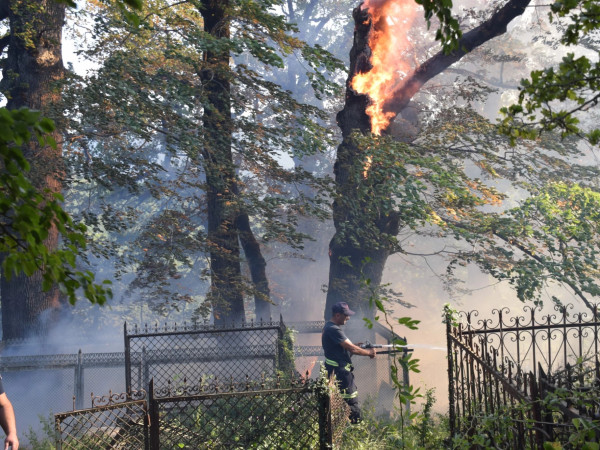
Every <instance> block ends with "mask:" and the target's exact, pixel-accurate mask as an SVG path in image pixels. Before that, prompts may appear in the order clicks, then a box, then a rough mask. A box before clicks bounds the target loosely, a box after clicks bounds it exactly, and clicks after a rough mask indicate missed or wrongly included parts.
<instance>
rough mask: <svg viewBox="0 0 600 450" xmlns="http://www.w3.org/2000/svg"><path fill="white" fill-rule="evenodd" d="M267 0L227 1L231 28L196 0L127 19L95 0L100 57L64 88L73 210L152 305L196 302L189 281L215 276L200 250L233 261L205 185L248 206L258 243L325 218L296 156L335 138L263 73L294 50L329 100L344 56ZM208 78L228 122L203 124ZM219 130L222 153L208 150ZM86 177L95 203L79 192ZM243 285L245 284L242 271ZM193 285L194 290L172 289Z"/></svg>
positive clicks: (320, 115)
mask: <svg viewBox="0 0 600 450" xmlns="http://www.w3.org/2000/svg"><path fill="white" fill-rule="evenodd" d="M276 3H277V2H276ZM276 3H273V2H256V1H235V2H230V5H229V6H228V8H229V9H228V11H227V12H228V16H227V19H228V21H229V22H228V24H227V26H229V27H231V30H232V32H231V36H230V37H229V38H225V37H217V36H215V35H213V34H211V33H208V32H207V31H205V30H204V22H203V19H202V11H201V10H200V9H199V8H198V5H199V3H193V2H182V3H175V4H172V3H170V2H165V1H162V0H161V1H159V0H156V1H151V2H145V3H144V5H143V7H142V9H141V10H139V11H138V14H139V15H140V17H141V18H142V20H141V22H140V24H139V26H137V27H133V26H132V25H131V23H130V22H129V21H128V20H127V18H126V17H125V16H124V15H123V14H122V12H121V11H120V10H115V9H114V8H108V7H107V5H110V2H94V5H95V9H94V10H93V14H92V15H91V17H92V18H93V19H94V21H95V35H96V36H97V38H98V45H97V46H95V47H94V48H92V49H90V50H89V51H88V52H87V53H86V54H87V56H88V57H89V58H91V59H94V60H96V61H97V62H98V64H99V68H98V70H97V72H95V73H92V74H90V76H89V77H74V78H73V79H72V80H71V84H70V86H69V87H68V89H67V92H66V93H65V96H64V97H65V107H66V110H67V111H68V113H69V116H70V117H71V118H73V121H72V122H71V124H70V126H69V132H70V136H72V139H70V145H69V148H68V151H69V152H70V163H71V169H72V171H71V173H70V177H71V178H70V179H71V180H72V182H73V184H72V186H73V188H74V189H73V190H72V191H71V192H72V195H73V197H72V198H73V200H74V208H73V211H74V212H76V213H77V214H82V216H83V217H84V218H85V220H86V221H87V222H86V223H88V224H89V225H90V227H92V226H93V227H94V229H95V230H97V233H96V234H95V237H96V239H97V242H98V244H101V243H102V241H104V242H106V244H107V245H109V246H110V245H113V246H115V247H116V248H117V250H116V251H117V252H118V257H119V258H122V260H121V261H119V260H118V259H117V263H118V264H120V266H118V270H120V271H121V272H122V273H124V272H126V271H136V278H135V280H134V281H133V283H132V284H130V288H131V291H133V290H134V289H140V290H143V292H144V293H145V295H146V296H147V297H148V298H152V299H155V300H156V301H155V302H154V301H153V304H154V305H155V306H156V307H157V308H161V306H160V305H159V303H160V302H161V301H162V300H161V299H169V300H168V306H169V307H171V306H174V305H176V303H177V302H178V301H183V302H192V301H193V302H196V301H202V297H203V295H202V293H203V292H205V288H204V287H203V286H200V287H199V286H198V282H199V281H198V280H200V281H201V282H203V281H204V280H207V279H210V277H211V276H212V273H211V268H210V267H208V266H207V264H206V260H205V258H204V256H205V255H207V254H209V253H211V252H215V251H221V253H222V254H223V255H225V257H226V258H230V259H235V256H228V255H229V253H228V252H227V249H226V248H223V246H222V245H215V244H214V242H211V241H210V239H209V237H208V231H207V228H208V226H207V217H208V207H207V198H208V197H207V193H208V192H212V191H211V190H212V189H221V190H222V192H220V195H222V197H220V198H223V199H224V201H223V204H224V209H223V217H236V215H237V214H239V213H240V212H248V213H249V215H250V224H251V227H252V229H253V230H255V233H256V235H257V237H258V241H259V242H279V243H281V244H282V245H285V246H288V247H291V248H292V249H294V250H298V249H301V248H302V246H303V241H304V240H305V239H307V238H308V234H307V233H305V232H301V231H298V230H297V224H298V220H299V218H300V217H302V216H316V217H318V218H323V217H326V216H327V213H328V211H327V199H326V196H325V195H324V194H325V193H326V188H327V184H328V180H327V179H321V178H318V177H316V176H314V175H313V174H312V173H310V172H308V171H307V170H304V169H302V168H301V167H300V164H296V161H299V160H301V159H302V158H304V157H312V156H313V155H315V154H318V153H320V152H323V151H324V150H326V149H328V148H330V145H331V144H332V140H331V139H332V133H331V131H330V130H329V129H328V127H327V122H326V121H327V115H326V114H325V113H324V112H323V111H321V110H320V109H319V108H317V107H315V106H312V105H310V104H308V103H303V102H301V101H300V100H298V99H297V98H296V97H295V96H294V95H292V94H291V92H289V91H287V90H286V89H284V88H283V87H282V86H280V84H279V79H280V78H281V77H277V80H274V79H272V78H271V77H270V76H269V73H270V72H271V71H273V70H279V69H281V68H283V67H284V65H285V64H286V61H287V58H288V57H289V56H290V55H291V56H292V58H298V59H300V60H301V61H302V65H303V70H304V72H308V73H309V74H310V80H311V83H312V86H313V88H314V89H315V92H316V93H318V95H319V96H322V97H323V98H328V97H330V96H331V95H334V94H335V93H337V92H339V88H338V86H337V85H336V84H335V83H333V82H332V81H331V80H330V79H329V77H328V76H326V74H327V73H328V72H329V71H340V70H341V69H342V65H341V64H340V62H339V61H337V60H335V59H334V58H332V57H331V55H330V54H329V53H328V52H327V51H325V50H324V49H323V48H319V47H310V46H308V45H306V44H305V43H304V42H302V41H301V40H299V39H298V38H297V37H295V36H294V34H293V32H294V30H295V28H294V26H293V25H291V24H288V23H287V22H286V21H285V18H284V17H283V16H281V15H280V14H277V13H276V12H275V11H276V10H275V9H274V5H275V4H276ZM87 13H89V11H87ZM209 52H213V53H211V54H214V53H217V54H225V55H230V58H225V60H226V61H227V60H229V62H230V64H229V65H227V64H216V63H214V61H210V60H208V59H207V58H205V56H206V55H208V54H209ZM273 78H274V77H273ZM216 79H219V80H226V81H227V83H230V85H231V89H230V90H228V95H229V96H230V98H229V101H231V114H232V117H231V130H229V129H226V128H223V126H222V125H221V124H217V125H216V126H215V127H214V128H215V129H213V127H212V125H211V126H209V125H207V122H206V118H207V113H208V112H209V111H210V113H211V114H213V112H214V111H212V109H213V107H212V106H210V105H211V102H212V101H213V98H212V97H211V95H213V94H212V91H211V89H213V87H214V84H215V81H214V80H216ZM211 83H213V84H212V85H211ZM227 127H229V125H227ZM230 133H231V134H230ZM229 135H230V136H231V145H229V143H226V140H227V136H229ZM215 136H216V137H217V138H216V139H217V141H218V140H219V139H220V144H219V145H223V146H224V147H227V152H229V153H230V154H231V157H230V158H229V160H228V159H227V158H226V157H225V156H226V155H225V153H226V152H222V153H220V154H217V153H216V152H214V151H213V149H212V148H211V145H212V143H211V141H212V140H214V139H213V138H214V137H215ZM289 161H294V165H293V166H292V167H290V164H289ZM226 173H233V174H235V175H234V178H235V180H234V183H233V184H234V186H233V187H227V189H223V186H225V182H223V184H222V185H219V183H218V182H215V180H218V179H219V177H221V178H222V179H225V178H227V177H226V176H225V174H226ZM80 188H81V190H80ZM90 188H91V189H92V190H93V191H94V192H95V193H96V195H94V197H93V199H94V201H93V202H85V201H84V200H85V198H86V197H85V196H86V195H87V194H88V193H89V192H90V191H89V189H90ZM233 191H235V192H233ZM315 192H316V194H315ZM131 194H134V195H136V196H137V199H133V198H131ZM87 198H89V197H87ZM102 210H104V211H107V214H99V211H102ZM132 214H133V215H134V216H136V220H135V221H134V223H129V222H128V221H125V222H126V223H125V224H124V226H122V227H121V226H119V217H121V218H124V217H131V216H132ZM92 221H95V222H94V223H92ZM227 223H229V219H228V220H227ZM125 225H126V226H125ZM113 230H114V231H118V233H113V232H112V231H113ZM117 244H118V245H117ZM99 249H100V248H99ZM198 275H200V277H199V276H198ZM238 283H240V284H241V285H242V286H241V289H242V290H243V291H244V292H246V293H249V292H252V289H253V288H252V286H251V285H250V283H247V282H246V280H239V281H238ZM192 284H193V285H194V287H193V288H191V289H190V291H192V292H193V293H189V292H184V291H183V290H182V289H181V288H180V287H179V286H182V285H188V286H191V285H192ZM131 291H129V292H131ZM162 311H164V309H162ZM207 311H208V309H206V308H203V309H202V310H199V312H200V313H201V314H202V315H206V313H207Z"/></svg>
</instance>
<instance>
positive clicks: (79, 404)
mask: <svg viewBox="0 0 600 450" xmlns="http://www.w3.org/2000/svg"><path fill="white" fill-rule="evenodd" d="M73 384H74V392H73V396H74V397H75V402H74V405H73V406H74V407H75V409H83V355H82V353H81V349H79V352H78V353H77V365H76V366H75V382H74V383H73Z"/></svg>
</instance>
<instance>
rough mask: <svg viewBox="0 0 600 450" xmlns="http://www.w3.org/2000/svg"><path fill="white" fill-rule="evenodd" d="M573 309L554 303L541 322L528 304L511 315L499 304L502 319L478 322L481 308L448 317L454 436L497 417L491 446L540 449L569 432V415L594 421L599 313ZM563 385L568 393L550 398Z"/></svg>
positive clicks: (599, 379) (599, 380)
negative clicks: (562, 397)
mask: <svg viewBox="0 0 600 450" xmlns="http://www.w3.org/2000/svg"><path fill="white" fill-rule="evenodd" d="M572 309H573V307H572V306H571V305H568V306H566V307H557V308H556V312H557V313H556V314H547V315H543V316H542V317H541V320H538V317H537V316H536V314H537V313H538V310H536V309H535V308H530V307H528V306H526V307H525V308H524V311H525V315H521V316H513V317H510V316H508V314H509V313H510V311H509V310H508V308H502V309H496V310H494V311H493V315H497V320H493V319H479V320H475V318H476V317H477V316H478V315H479V313H478V312H477V311H472V312H469V313H460V315H459V318H458V319H459V320H461V321H460V322H459V323H454V324H453V323H452V322H453V320H455V319H454V318H452V317H451V316H450V315H449V316H447V317H446V324H447V341H448V374H449V400H450V410H449V415H450V429H451V433H452V434H455V432H456V431H458V429H460V430H461V431H462V432H463V433H466V434H467V435H469V433H471V432H475V429H476V427H478V426H479V425H481V423H482V420H486V419H485V418H486V417H488V418H489V417H493V418H494V421H492V422H489V423H488V427H487V428H486V429H489V430H491V431H493V433H490V436H488V438H489V440H490V441H492V443H493V444H494V445H496V446H499V447H501V448H503V447H505V446H508V447H510V448H541V447H542V443H543V442H545V441H549V440H555V439H559V438H560V437H561V436H563V437H564V436H565V435H568V434H569V433H572V432H573V430H574V423H573V421H572V419H574V418H579V419H581V418H585V419H586V420H587V421H588V423H593V420H594V419H597V417H598V412H599V410H600V405H599V403H598V400H597V399H598V393H599V392H598V386H600V377H599V365H598V353H597V350H598V340H599V339H600V336H598V330H599V326H600V322H599V321H598V311H597V307H594V309H593V310H592V311H591V313H587V312H575V313H572V314H569V312H570V311H572ZM559 390H560V391H561V392H562V394H561V395H563V396H564V399H561V398H560V397H557V395H552V396H551V397H549V396H548V394H552V393H554V394H556V393H558V392H559ZM548 398H552V399H553V401H552V402H550V403H549V402H548V401H547V399H548ZM573 399H578V400H577V402H575V401H574V400H573ZM494 439H495V440H496V441H498V439H501V440H502V441H501V442H494ZM594 439H595V440H597V438H594Z"/></svg>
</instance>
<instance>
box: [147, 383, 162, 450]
mask: <svg viewBox="0 0 600 450" xmlns="http://www.w3.org/2000/svg"><path fill="white" fill-rule="evenodd" d="M148 405H149V414H148V417H149V422H150V423H149V427H148V428H149V430H150V432H149V435H150V450H159V447H160V418H159V414H158V402H157V401H156V400H155V399H154V377H153V378H152V379H151V380H150V383H149V385H148Z"/></svg>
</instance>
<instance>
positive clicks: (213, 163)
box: [201, 0, 245, 324]
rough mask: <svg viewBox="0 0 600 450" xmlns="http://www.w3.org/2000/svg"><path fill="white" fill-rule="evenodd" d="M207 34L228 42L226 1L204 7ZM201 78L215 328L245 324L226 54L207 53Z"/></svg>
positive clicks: (210, 2) (207, 0) (215, 0)
mask: <svg viewBox="0 0 600 450" xmlns="http://www.w3.org/2000/svg"><path fill="white" fill-rule="evenodd" d="M202 5H203V9H202V11H201V12H202V16H203V18H204V30H205V31H206V32H207V33H210V34H212V35H213V36H215V37H217V38H225V39H227V38H229V36H230V30H229V22H228V18H227V17H226V10H227V8H228V6H229V2H228V1H223V0H204V1H203V2H202ZM204 60H205V62H206V65H205V66H204V67H203V73H202V77H203V80H204V88H205V90H206V98H207V101H206V103H205V105H204V149H203V158H204V168H205V173H206V197H207V203H208V243H209V246H210V266H211V267H210V268H211V286H210V293H209V299H210V301H211V303H212V305H213V315H214V321H215V323H217V324H219V323H221V324H222V323H228V322H239V321H242V320H243V319H244V316H245V313H244V296H243V284H242V273H241V267H240V246H239V241H238V233H237V228H236V226H235V219H236V215H237V213H236V211H237V206H236V201H237V200H236V198H235V189H236V187H235V184H236V174H235V165H234V163H233V155H232V150H231V145H232V133H233V123H232V117H231V98H230V93H229V92H230V81H229V77H230V69H229V52H228V51H226V50H225V51H220V52H219V51H208V52H206V53H205V55H204Z"/></svg>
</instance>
